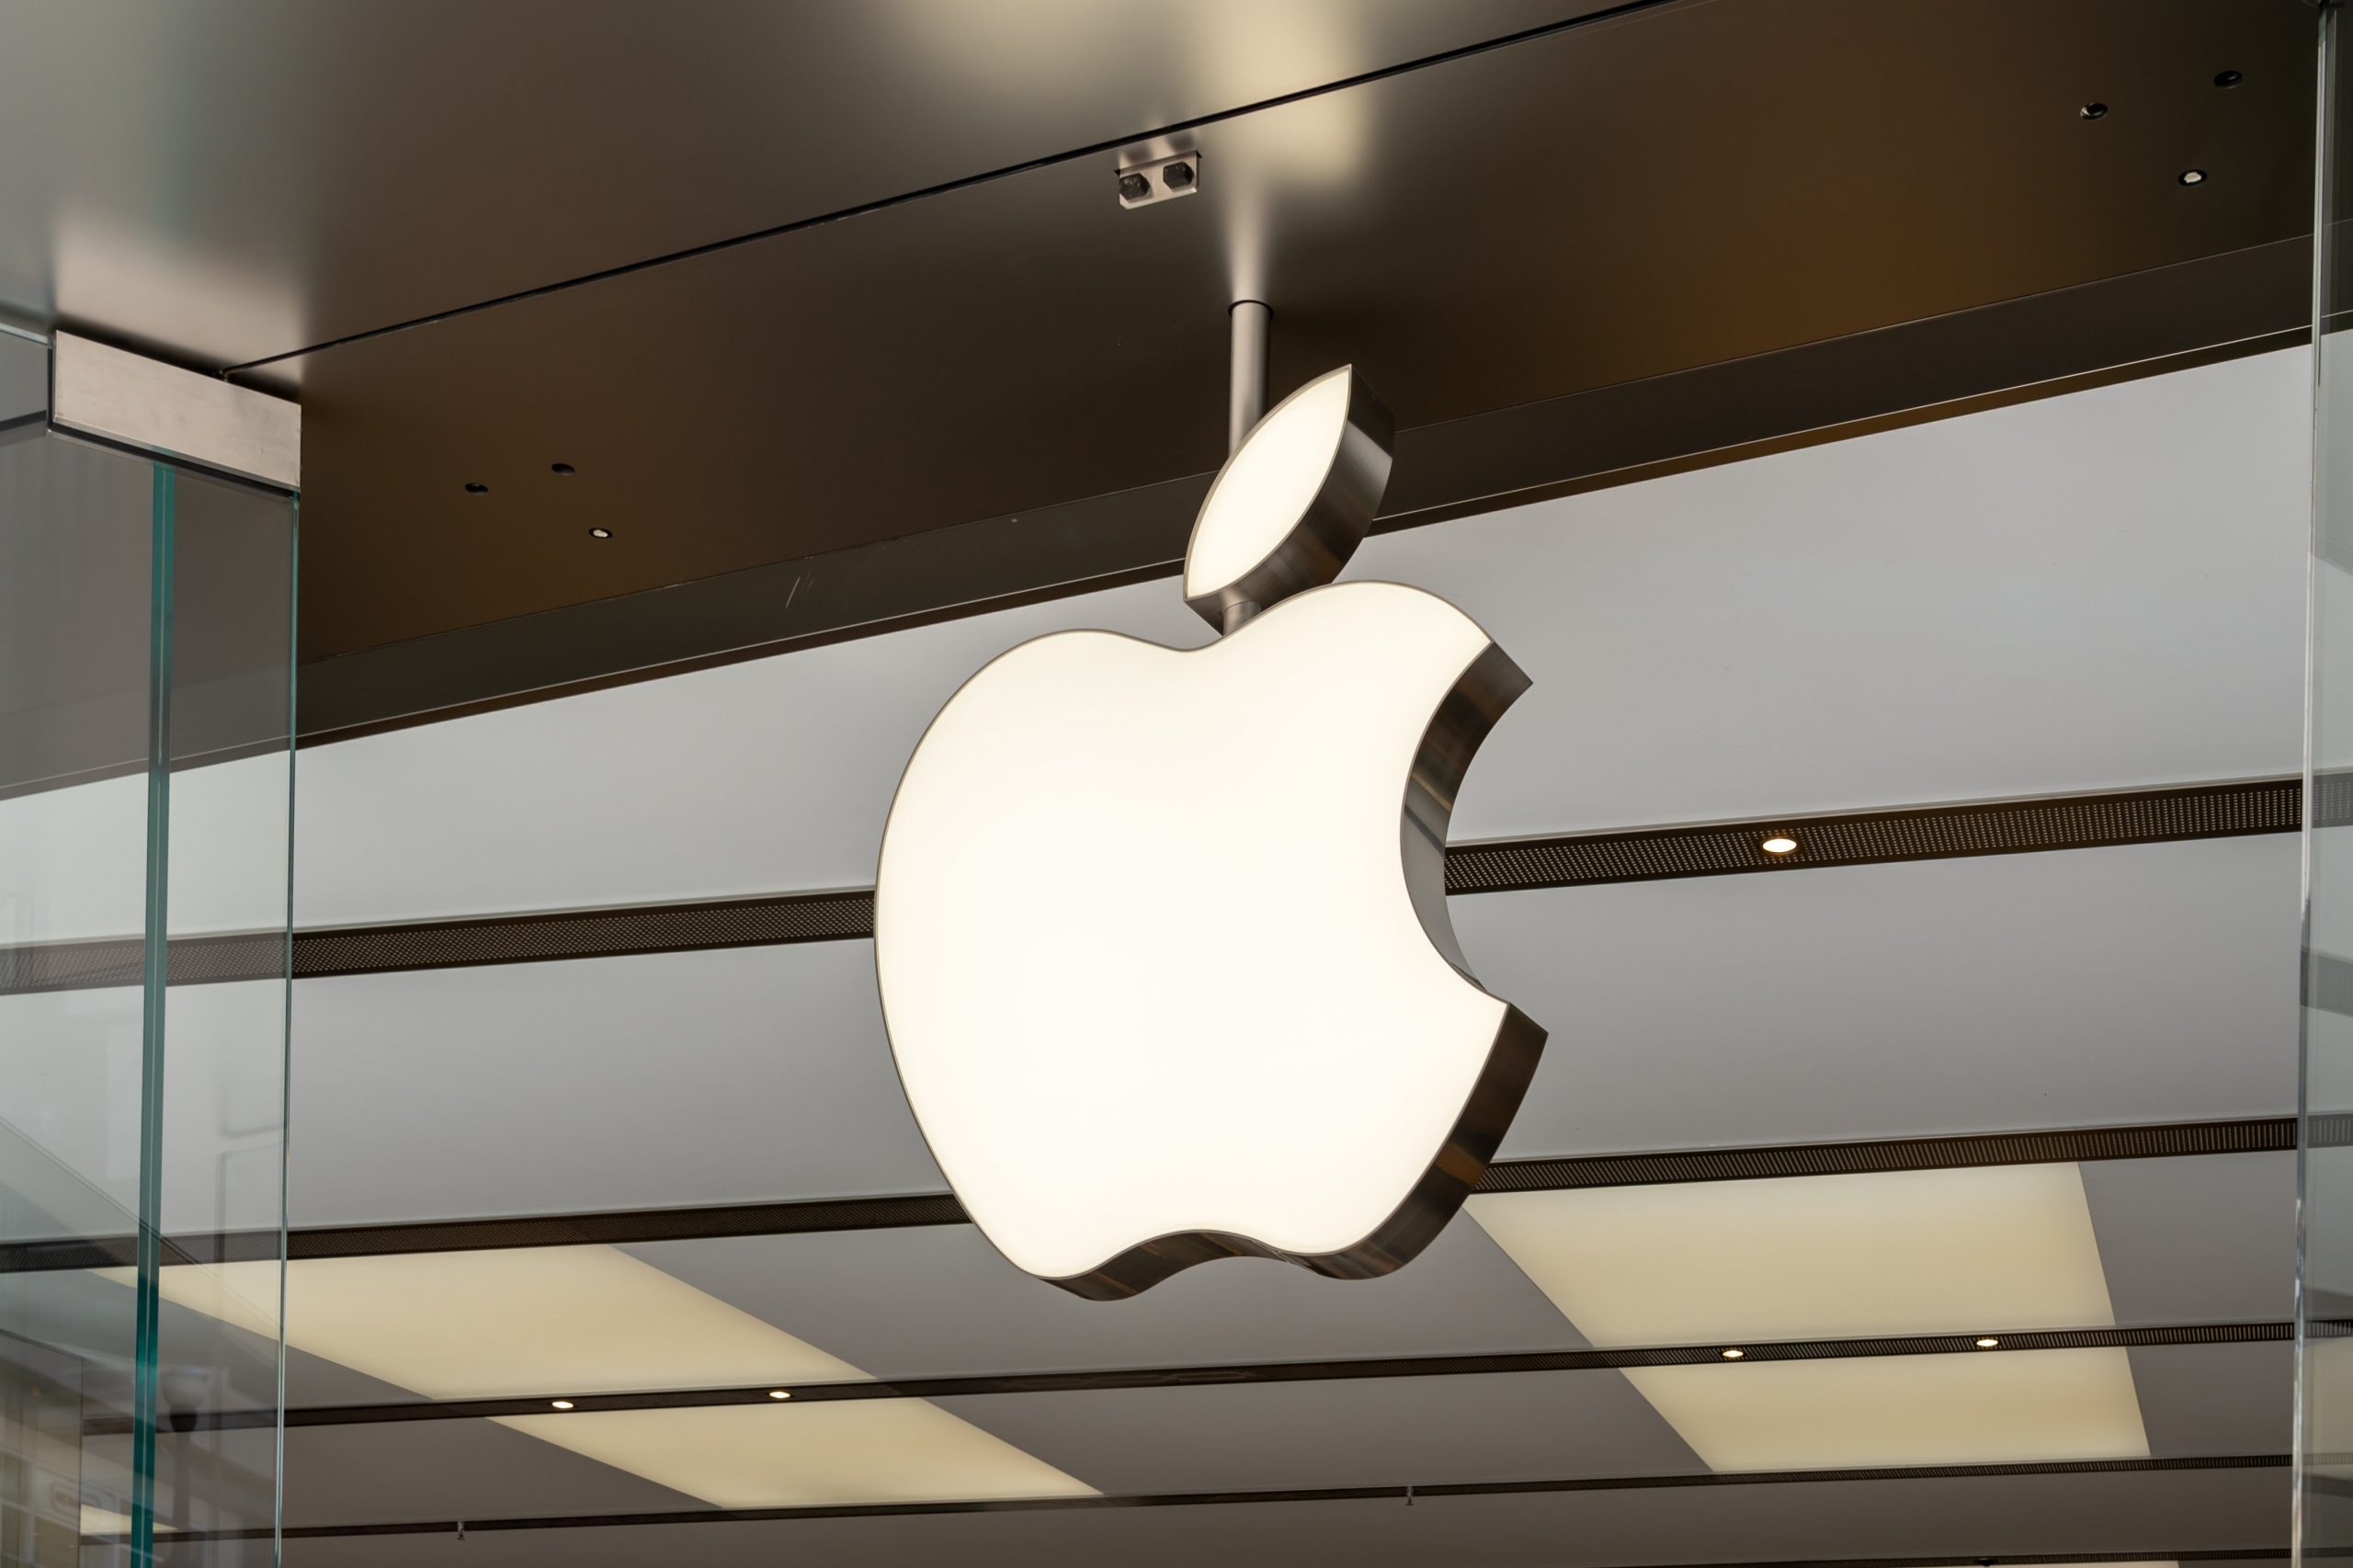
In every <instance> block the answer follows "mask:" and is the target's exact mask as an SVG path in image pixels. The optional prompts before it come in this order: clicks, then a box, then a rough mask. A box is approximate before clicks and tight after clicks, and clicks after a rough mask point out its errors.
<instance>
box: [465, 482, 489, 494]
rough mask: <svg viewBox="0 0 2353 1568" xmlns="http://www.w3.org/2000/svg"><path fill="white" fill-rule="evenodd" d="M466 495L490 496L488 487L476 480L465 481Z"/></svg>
mask: <svg viewBox="0 0 2353 1568" xmlns="http://www.w3.org/2000/svg"><path fill="white" fill-rule="evenodd" d="M466 494H469V495H487V494H490V486H489V485H487V484H483V483H481V482H480V481H478V480H472V479H469V480H468V481H466Z"/></svg>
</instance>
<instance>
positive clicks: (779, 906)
mask: <svg viewBox="0 0 2353 1568" xmlns="http://www.w3.org/2000/svg"><path fill="white" fill-rule="evenodd" d="M2322 789H2323V799H2324V802H2325V804H2327V803H2335V804H2336V805H2339V806H2341V804H2342V801H2341V799H2340V798H2341V797H2345V796H2347V795H2348V794H2353V787H2348V782H2347V780H2346V779H2343V778H2338V777H2337V776H2336V775H2329V776H2325V778H2324V782H2323V786H2322ZM2302 794H2303V790H2302V781H2301V780H2299V779H2296V778H2257V779H2246V780H2240V781H2236V782H2232V783H2226V784H2194V785H2174V786H2167V787H2165V788H2160V789H2154V790H2105V791H2099V792H2095V793H2086V794H2073V795H2049V796H2038V797H2032V798H2029V799H2024V800H2007V801H1977V802H1972V803H1967V804H1959V805H1941V806H1916V807H1903V808H1897V809H1893V810H1888V811H1876V812H1842V813H1827V812H1825V813H1819V814H1813V815H1798V816H1783V817H1762V818H1757V819H1756V820H1754V821H1749V822H1737V823H1707V824H1694V825H1689V826H1681V827H1660V828H1641V829H1635V830H1632V831H1620V832H1612V833H1585V834H1556V835H1547V836H1544V837H1540V838H1515V839H1495V840H1488V841H1485V842H1480V843H1472V844H1461V845H1455V846H1450V847H1449V849H1448V851H1447V858H1446V881H1447V891H1448V892H1449V893H1451V894H1455V895H1458V896H1460V895H1466V894H1471V893H1481V892H1525V891H1531V890H1538V889H1547V888H1573V887H1592V886H1599V885H1603V884H1607V883H1611V882H1630V881H1662V880H1667V879H1674V878H1685V877H1714V876H1729V875H1733V874H1740V873H1747V872H1773V871H1790V870H1799V869H1807V868H1814V869H1820V868H1823V867H1830V866H1867V865H1880V864H1885V863H1888V862H1891V861H1904V860H1934V859H1947V858H1957V857H1964V856H1977V855H2015V854H2026V853H2032V852H2040V851H2047V850H2059V849H2088V848H2099V847H2110V846H2121V845H2131V844H2165V843H2174V842H2178V841H2181V840H2184V839H2195V838H2230V837H2240V836H2244V835H2251V834H2267V833H2293V832H2295V831H2296V829H2297V827H2298V826H2299V824H2300V821H2301V814H2302ZM2341 814H2342V813H2341V812H2339V815H2340V816H2341ZM2323 820H2324V821H2327V820H2332V819H2330V818H2329V816H2328V814H2327V812H2324V814H2323ZM1777 834H1787V835H1790V837H1793V838H1794V839H1796V841H1797V845H1798V847H1797V848H1796V849H1795V850H1794V851H1792V852H1791V853H1790V854H1788V855H1783V856H1773V855H1768V854H1766V853H1765V851H1764V850H1763V848H1762V847H1760V846H1761V845H1762V844H1763V843H1764V841H1765V840H1766V839H1767V838H1768V837H1770V836H1772V835H1777ZM873 934H874V895H873V893H872V892H870V890H867V889H862V888H861V889H848V890H842V891H836V892H799V893H774V894H761V895H755V896H751V897H745V898H727V899H703V900H689V901H683V902H676V903H652V904H629V905H620V906H615V907H608V908H603V909H570V910H554V911H536V912H530V913H523V914H515V915H484V916H466V917H462V918H457V919H446V920H425V921H412V922H407V923H404V924H392V925H382V926H338V927H333V928H328V929H319V930H309V931H299V932H297V933H295V935H294V938H293V946H292V949H291V960H289V949H288V947H287V942H286V938H285V936H284V934H283V933H280V932H252V933H229V934H225V935H221V936H208V937H181V938H179V939H177V940H176V941H174V942H173V943H172V944H171V951H170V956H169V963H170V983H171V984H174V985H200V984H210V983H219V982H226V981H238V980H269V979H276V978H278V977H280V976H282V975H285V974H286V973H287V972H288V968H287V966H288V963H289V961H291V963H292V974H293V977H294V978H295V979H297V980H317V979H325V978H329V977H332V976H336V975H353V974H392V973H399V972H403V971H412V970H428V969H460V968H470V967H475V966H480V965H486V964H513V963H537V962H549V961H557V960H577V959H597V958H615V957H620V956H621V955H624V954H645V953H671V952H694V951H702V950H708V949H718V948H745V947H771V946H776V945H779V944H783V943H790V942H824V941H841V940H852V939H858V938H863V937H871V936H872V935H873ZM145 957H146V955H145V949H144V948H143V947H142V944H141V943H140V942H139V941H138V940H136V939H135V938H113V939H106V940H94V941H74V942H54V943H35V944H28V945H26V946H22V947H16V948H0V994H13V993H17V992H25V991H71V990H94V989H99V988H103V987H108V986H127V985H136V984H138V983H140V982H141V978H142V975H143V974H144V972H145V971H144V964H145Z"/></svg>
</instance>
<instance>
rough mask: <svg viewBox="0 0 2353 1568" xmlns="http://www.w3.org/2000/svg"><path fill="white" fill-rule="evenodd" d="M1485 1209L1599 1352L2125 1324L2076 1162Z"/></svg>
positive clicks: (1634, 1192) (1669, 1189)
mask: <svg viewBox="0 0 2353 1568" xmlns="http://www.w3.org/2000/svg"><path fill="white" fill-rule="evenodd" d="M1471 1213H1472V1217H1473V1218H1475V1219H1476V1220H1477V1221H1478V1222H1479V1224H1480V1225H1481V1226H1482V1227H1483V1229H1484V1230H1485V1231H1486V1232H1487V1233H1488V1234H1489V1235H1490V1236H1492V1237H1494V1238H1495V1241H1496V1242H1497V1243H1498V1244H1501V1245H1502V1247H1503V1248H1504V1250H1505V1251H1506V1252H1507V1253H1509V1254H1510V1255H1511V1257H1512V1259H1513V1261H1515V1262H1516V1263H1518V1265H1519V1266H1520V1267H1521V1268H1522V1269H1523V1270H1525V1271H1526V1272H1527V1274H1528V1275H1529V1278H1531V1279H1533V1280H1534V1281H1535V1282H1536V1283H1537V1285H1538V1286H1539V1287H1540V1288H1541V1289H1542V1290H1543V1291H1544V1293H1545V1294H1546V1295H1547V1296H1549V1297H1551V1298H1552V1301H1553V1302H1554V1303H1555V1304H1557V1305H1558V1306H1559V1307H1560V1309H1561V1312H1562V1313H1563V1315H1564V1316H1566V1317H1567V1318H1568V1320H1569V1321H1570V1322H1571V1323H1573V1324H1576V1326H1577V1328H1578V1330H1579V1331H1580V1332H1581V1333H1583V1334H1584V1335H1586V1337H1587V1338H1588V1339H1590V1340H1591V1341H1593V1343H1595V1344H1596V1345H1608V1346H1626V1345H1700V1344H1714V1345H1724V1346H1737V1345H1740V1344H1741V1343H1743V1342H1744V1341H1747V1340H1774V1339H1846V1338H1859V1337H1867V1336H1872V1335H1901V1334H1964V1333H1971V1332H1976V1333H1987V1332H1999V1331H2002V1330H2006V1329H2029V1328H2097V1327H2104V1326H2106V1325H2108V1324H2111V1323H2113V1322H2114V1321H2115V1318H2114V1316H2113V1314H2112V1312H2110V1310H2109V1298H2108V1282H2107V1279H2106V1278H2104V1277H2103V1275H2102V1274H2101V1271H2100V1252H2099V1244H2098V1242H2097V1239H2096V1238H2095V1236H2094V1234H2093V1232H2092V1217H2091V1211H2090V1210H2089V1208H2088V1207H2087V1206H2086V1204H2085V1202H2084V1186H2083V1182H2082V1180H2081V1179H2080V1178H2079V1177H2078V1176H2076V1174H2075V1166H2074V1165H1995V1166H1988V1167H1985V1168H1983V1169H1975V1170H1943V1171H1891V1172H1875V1173H1872V1174H1869V1175H1857V1176H1776V1177H1771V1178H1768V1179H1766V1180H1761V1181H1719V1182H1685V1183H1675V1184H1662V1185H1658V1186H1652V1187H1599V1188H1594V1189H1590V1190H1586V1191H1571V1192H1517V1193H1498V1194H1495V1195H1493V1196H1489V1197H1482V1198H1473V1199H1472V1200H1471Z"/></svg>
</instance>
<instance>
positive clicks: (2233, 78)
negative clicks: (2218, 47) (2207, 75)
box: [2214, 71, 2246, 87]
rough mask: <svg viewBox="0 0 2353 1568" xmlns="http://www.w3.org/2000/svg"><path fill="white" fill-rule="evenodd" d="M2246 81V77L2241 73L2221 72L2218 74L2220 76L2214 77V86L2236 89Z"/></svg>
mask: <svg viewBox="0 0 2353 1568" xmlns="http://www.w3.org/2000/svg"><path fill="white" fill-rule="evenodd" d="M2245 80H2246V77H2245V75H2243V74H2240V73H2239V72H2236V71H2223V72H2220V73H2218V74H2216V75H2215V77H2214V85H2216V86H2218V87H2235V86H2237V85H2239V84H2240V83H2241V82H2244V81H2245Z"/></svg>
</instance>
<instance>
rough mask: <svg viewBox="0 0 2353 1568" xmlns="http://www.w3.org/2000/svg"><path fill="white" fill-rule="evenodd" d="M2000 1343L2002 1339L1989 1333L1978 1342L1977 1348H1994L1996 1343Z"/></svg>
mask: <svg viewBox="0 0 2353 1568" xmlns="http://www.w3.org/2000/svg"><path fill="white" fill-rule="evenodd" d="M2000 1343H2002V1342H2001V1341H2000V1340H1998V1339H1996V1338H1995V1337H1994V1336H1993V1335H1990V1334H1989V1335H1985V1336H1984V1338H1982V1339H1980V1340H1979V1341H1978V1342H1977V1348H1978V1349H1980V1350H1991V1349H1993V1348H1994V1346H1996V1345H1999V1344H2000Z"/></svg>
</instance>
